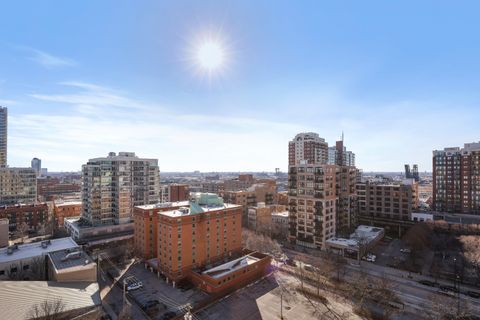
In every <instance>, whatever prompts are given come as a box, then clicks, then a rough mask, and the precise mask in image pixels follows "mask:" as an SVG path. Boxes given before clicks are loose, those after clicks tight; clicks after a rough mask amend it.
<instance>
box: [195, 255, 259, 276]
mask: <svg viewBox="0 0 480 320" xmlns="http://www.w3.org/2000/svg"><path fill="white" fill-rule="evenodd" d="M258 260H260V259H258V258H255V257H252V256H243V257H241V258H238V259H235V260H232V261H229V262H227V263H224V264H222V265H219V266H217V267H214V268H211V269H208V270H206V271H203V272H202V274H203V275H207V276H210V277H212V278H214V279H218V278H221V277H223V276H226V275H228V274H229V273H232V272H234V271H236V270H238V269H241V268H243V267H246V266H248V265H251V264H254V263H255V262H257V261H258Z"/></svg>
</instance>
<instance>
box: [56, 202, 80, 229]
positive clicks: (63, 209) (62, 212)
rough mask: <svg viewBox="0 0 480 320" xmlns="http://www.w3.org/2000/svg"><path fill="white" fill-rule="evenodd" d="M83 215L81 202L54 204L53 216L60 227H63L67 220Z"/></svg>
mask: <svg viewBox="0 0 480 320" xmlns="http://www.w3.org/2000/svg"><path fill="white" fill-rule="evenodd" d="M81 215H82V202H81V201H60V202H54V203H53V216H54V218H55V221H56V223H57V225H58V226H63V224H64V219H65V218H72V217H80V216H81Z"/></svg>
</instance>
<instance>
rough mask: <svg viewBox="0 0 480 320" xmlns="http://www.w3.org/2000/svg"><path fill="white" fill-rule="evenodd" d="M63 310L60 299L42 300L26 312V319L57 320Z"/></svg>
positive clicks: (63, 306)
mask: <svg viewBox="0 0 480 320" xmlns="http://www.w3.org/2000/svg"><path fill="white" fill-rule="evenodd" d="M64 310H65V303H63V301H62V299H59V298H58V299H54V300H44V301H43V302H41V303H39V304H36V305H34V306H33V307H32V308H31V309H30V311H29V312H28V319H41V320H58V319H62V316H61V314H62V313H63V312H64Z"/></svg>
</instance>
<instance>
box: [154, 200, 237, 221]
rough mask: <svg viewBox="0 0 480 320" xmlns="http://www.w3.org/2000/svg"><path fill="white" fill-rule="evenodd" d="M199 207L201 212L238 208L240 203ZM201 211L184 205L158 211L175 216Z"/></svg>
mask: <svg viewBox="0 0 480 320" xmlns="http://www.w3.org/2000/svg"><path fill="white" fill-rule="evenodd" d="M199 207H200V208H202V210H203V212H212V211H218V210H223V209H231V208H238V207H241V205H237V204H231V203H225V204H223V205H221V206H199ZM203 212H192V210H191V208H190V207H187V206H186V207H181V208H178V209H175V210H169V211H161V212H159V214H161V215H164V216H168V217H173V218H175V217H182V216H188V215H193V214H198V213H203Z"/></svg>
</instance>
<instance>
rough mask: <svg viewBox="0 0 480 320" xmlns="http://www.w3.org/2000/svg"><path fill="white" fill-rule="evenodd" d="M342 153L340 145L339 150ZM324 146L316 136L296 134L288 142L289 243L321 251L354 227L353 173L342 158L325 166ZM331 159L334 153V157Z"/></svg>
mask: <svg viewBox="0 0 480 320" xmlns="http://www.w3.org/2000/svg"><path fill="white" fill-rule="evenodd" d="M339 147H340V148H341V150H342V151H343V150H344V149H343V144H342V145H341V146H339ZM330 150H332V149H329V148H328V144H327V143H326V142H325V140H324V139H322V138H320V137H319V136H318V134H316V133H300V134H298V135H296V136H295V138H294V139H293V140H292V141H290V142H289V170H288V190H289V193H288V203H289V212H290V214H289V240H290V241H291V242H292V243H296V244H298V245H302V246H305V247H310V248H318V249H325V242H326V240H328V239H330V238H333V237H335V236H336V233H337V231H342V230H346V229H349V228H351V227H354V224H355V219H354V217H355V212H356V204H355V193H356V192H355V185H356V181H357V178H356V177H357V170H356V168H355V167H353V166H351V167H350V166H346V165H344V161H343V154H342V155H340V156H339V157H338V159H339V160H338V164H337V163H336V161H335V162H334V163H332V164H329V163H328V162H329V151H330ZM334 155H335V153H334Z"/></svg>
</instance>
